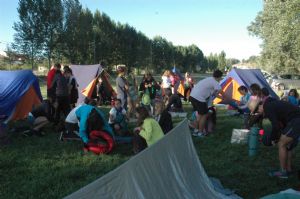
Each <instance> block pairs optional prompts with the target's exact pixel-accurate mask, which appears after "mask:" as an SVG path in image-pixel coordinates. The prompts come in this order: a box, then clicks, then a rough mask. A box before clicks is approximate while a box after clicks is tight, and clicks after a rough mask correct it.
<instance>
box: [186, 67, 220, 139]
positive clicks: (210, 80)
mask: <svg viewBox="0 0 300 199" xmlns="http://www.w3.org/2000/svg"><path fill="white" fill-rule="evenodd" d="M222 75H223V73H222V72H221V71H220V70H216V71H214V73H213V77H207V78H205V79H203V80H201V81H199V82H198V83H197V84H196V85H195V86H194V88H193V89H192V92H191V95H190V101H191V103H192V106H193V109H194V111H197V112H198V115H199V120H198V129H197V128H196V129H195V131H194V132H193V135H194V136H198V137H202V136H204V135H205V134H204V133H203V131H204V127H205V123H206V120H207V116H208V102H209V101H210V100H211V99H212V98H214V97H220V98H224V97H225V94H224V92H223V91H222V88H221V86H220V84H219V81H220V80H221V79H222Z"/></svg>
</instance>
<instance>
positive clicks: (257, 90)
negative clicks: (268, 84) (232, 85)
mask: <svg viewBox="0 0 300 199" xmlns="http://www.w3.org/2000/svg"><path fill="white" fill-rule="evenodd" d="M250 90H251V92H252V95H254V96H261V88H260V86H259V85H258V84H251V86H250Z"/></svg>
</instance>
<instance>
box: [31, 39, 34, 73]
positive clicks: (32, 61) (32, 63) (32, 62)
mask: <svg viewBox="0 0 300 199" xmlns="http://www.w3.org/2000/svg"><path fill="white" fill-rule="evenodd" d="M33 65H34V60H33V43H32V44H31V70H32V71H33Z"/></svg>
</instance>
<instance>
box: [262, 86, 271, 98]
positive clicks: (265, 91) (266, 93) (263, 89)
mask: <svg viewBox="0 0 300 199" xmlns="http://www.w3.org/2000/svg"><path fill="white" fill-rule="evenodd" d="M261 94H262V95H263V96H265V97H267V96H269V95H270V92H269V90H268V89H267V88H266V87H264V88H262V89H261Z"/></svg>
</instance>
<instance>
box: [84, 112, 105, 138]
mask: <svg viewBox="0 0 300 199" xmlns="http://www.w3.org/2000/svg"><path fill="white" fill-rule="evenodd" d="M103 126H104V121H103V118H102V117H101V115H100V114H99V113H98V111H97V110H96V109H95V108H93V109H92V111H91V112H90V114H89V116H88V119H87V129H88V132H89V133H90V132H91V131H94V130H98V131H100V130H102V128H103Z"/></svg>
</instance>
